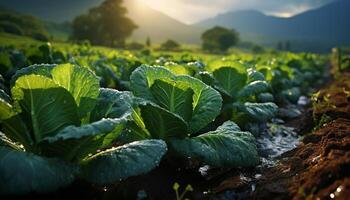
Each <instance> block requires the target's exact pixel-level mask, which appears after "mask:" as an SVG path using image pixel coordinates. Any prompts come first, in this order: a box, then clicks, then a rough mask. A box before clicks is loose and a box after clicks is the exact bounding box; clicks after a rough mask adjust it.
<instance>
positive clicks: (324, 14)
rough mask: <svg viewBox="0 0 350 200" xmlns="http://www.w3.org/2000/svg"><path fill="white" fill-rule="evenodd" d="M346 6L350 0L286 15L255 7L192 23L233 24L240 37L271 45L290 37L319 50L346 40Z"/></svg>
mask: <svg viewBox="0 0 350 200" xmlns="http://www.w3.org/2000/svg"><path fill="white" fill-rule="evenodd" d="M349 10H350V1H347V0H339V1H336V2H334V3H331V4H328V5H325V6H323V7H321V8H319V9H315V10H311V11H307V12H304V13H301V14H299V15H296V16H294V17H290V18H278V17H273V16H267V15H264V14H263V13H260V12H258V11H238V12H228V13H225V14H221V15H218V16H216V17H214V18H210V19H207V20H204V21H201V22H199V23H197V24H196V25H197V26H201V27H211V26H214V25H221V26H226V27H229V28H235V29H237V30H238V31H239V32H240V33H241V35H242V36H243V38H244V39H247V40H253V41H255V42H258V43H260V44H265V45H274V44H276V43H277V42H278V41H283V40H290V41H292V42H293V43H294V44H298V46H299V47H301V48H303V49H305V48H309V49H315V48H321V49H319V50H321V51H323V50H326V49H327V50H328V49H329V48H331V47H333V46H335V45H349V44H350V37H348V36H349V35H350V27H349V26H348V20H349V19H350V12H349ZM305 42H307V43H305ZM300 45H301V46H300Z"/></svg>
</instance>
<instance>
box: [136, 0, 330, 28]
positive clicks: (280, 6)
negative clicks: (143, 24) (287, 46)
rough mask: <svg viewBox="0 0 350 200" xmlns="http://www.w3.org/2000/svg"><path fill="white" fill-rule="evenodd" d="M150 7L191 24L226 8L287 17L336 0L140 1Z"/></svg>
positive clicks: (219, 12) (223, 11)
mask: <svg viewBox="0 0 350 200" xmlns="http://www.w3.org/2000/svg"><path fill="white" fill-rule="evenodd" d="M142 1H143V2H144V3H146V4H147V5H149V6H150V7H152V8H153V9H156V10H159V11H162V12H164V13H165V14H167V15H169V16H171V17H173V18H175V19H178V20H180V21H182V22H184V23H187V24H191V23H195V22H198V21H200V20H203V19H206V18H210V17H214V16H216V15H218V14H221V13H225V12H227V11H236V10H246V9H254V10H259V11H261V12H263V13H265V14H267V15H273V16H279V17H290V16H293V15H296V14H299V13H301V12H304V11H307V10H310V9H314V8H317V7H320V6H322V5H324V4H327V3H330V2H332V1H335V0H142Z"/></svg>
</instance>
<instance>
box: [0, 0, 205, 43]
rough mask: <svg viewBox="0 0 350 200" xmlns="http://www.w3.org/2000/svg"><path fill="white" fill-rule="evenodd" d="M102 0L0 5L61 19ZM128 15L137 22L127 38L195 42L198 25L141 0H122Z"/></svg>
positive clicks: (16, 1) (46, 0)
mask: <svg viewBox="0 0 350 200" xmlns="http://www.w3.org/2000/svg"><path fill="white" fill-rule="evenodd" d="M102 2H103V0H10V1H0V7H3V8H8V9H12V10H15V11H17V12H20V13H26V14H31V15H34V16H37V17H39V18H41V19H43V20H46V21H53V22H56V23H61V22H64V21H71V20H72V19H74V17H76V16H78V15H80V14H82V13H84V12H87V11H88V10H89V9H90V8H91V7H94V6H97V5H99V4H101V3H102ZM124 2H125V5H126V7H127V9H128V15H129V17H130V18H131V19H132V20H133V21H134V22H135V23H136V24H137V25H138V26H139V28H138V29H137V30H136V31H135V32H134V34H133V35H132V37H131V39H134V40H140V41H145V40H146V38H147V37H148V36H149V37H150V38H151V40H152V42H156V43H158V42H163V41H165V40H167V39H174V40H176V41H178V42H181V43H199V41H200V34H201V32H202V31H203V29H201V28H196V27H194V26H189V25H186V24H184V23H181V22H179V21H177V20H175V19H173V18H171V17H169V16H167V15H165V14H163V13H161V12H159V11H156V10H154V9H152V8H150V7H149V6H147V5H145V4H144V3H142V1H140V0H124Z"/></svg>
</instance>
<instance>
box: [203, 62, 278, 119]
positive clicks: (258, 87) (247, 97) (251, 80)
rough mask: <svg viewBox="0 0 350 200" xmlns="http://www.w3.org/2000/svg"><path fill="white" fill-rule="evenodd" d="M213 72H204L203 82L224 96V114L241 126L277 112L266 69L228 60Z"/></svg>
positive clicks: (268, 117)
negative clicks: (264, 71)
mask: <svg viewBox="0 0 350 200" xmlns="http://www.w3.org/2000/svg"><path fill="white" fill-rule="evenodd" d="M224 64H225V65H223V66H222V67H218V68H216V69H214V70H213V71H212V72H211V73H209V72H201V73H200V77H201V79H202V81H203V82H205V83H206V84H208V85H210V86H212V87H213V88H215V89H216V90H217V91H219V92H220V94H221V95H222V96H223V99H224V102H223V104H224V105H223V109H222V117H223V118H224V120H225V119H226V120H227V118H228V119H233V120H234V121H235V122H237V123H238V124H239V125H241V126H245V125H249V124H252V123H261V122H266V121H268V120H269V119H271V118H273V117H274V116H275V114H276V113H277V110H278V107H277V105H276V104H275V103H273V101H274V98H273V95H272V94H271V93H270V92H269V91H270V86H269V84H268V83H267V82H266V80H265V77H264V75H263V74H262V73H260V72H258V71H256V70H254V69H252V68H247V67H246V66H244V65H242V64H240V63H235V62H226V63H224Z"/></svg>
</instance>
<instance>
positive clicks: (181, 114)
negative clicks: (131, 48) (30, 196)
mask: <svg viewBox="0 0 350 200" xmlns="http://www.w3.org/2000/svg"><path fill="white" fill-rule="evenodd" d="M28 52H29V53H28ZM32 52H35V53H32ZM30 55H31V56H30ZM33 56H34V57H35V58H33ZM265 56H266V57H268V58H266V57H265ZM265 56H263V55H261V56H258V57H256V58H252V57H251V56H250V55H245V56H242V55H239V56H229V57H225V58H224V59H223V58H217V57H212V58H210V59H208V57H209V56H207V57H205V56H204V57H203V55H202V59H201V57H200V56H198V55H172V54H170V55H162V56H160V55H154V54H153V55H152V54H150V53H149V52H134V53H133V54H132V53H130V52H125V53H121V52H117V51H108V50H105V49H94V48H90V47H76V48H72V47H70V49H68V50H53V49H52V47H51V46H50V45H43V46H40V47H30V48H26V49H25V51H20V50H18V49H13V48H4V49H2V51H1V53H0V60H1V61H0V66H1V73H2V75H3V77H4V78H3V83H2V84H1V87H2V89H1V90H0V123H1V134H0V136H1V137H0V139H1V140H0V193H1V194H25V193H30V192H38V193H46V192H51V191H55V190H57V189H59V188H61V187H65V186H68V185H70V184H71V183H72V182H73V181H74V180H75V179H77V178H79V179H83V180H86V181H88V182H91V183H93V184H98V185H106V184H113V183H115V182H118V181H120V180H122V179H125V178H127V177H130V176H135V175H139V174H143V173H147V172H149V171H150V170H152V169H154V168H155V167H156V166H157V165H159V163H160V162H161V160H162V159H164V157H168V158H169V159H172V158H182V159H188V158H191V159H195V160H197V161H200V162H201V163H205V164H208V165H211V166H214V167H253V166H256V165H257V164H258V163H259V156H258V152H257V149H256V145H255V137H254V135H253V134H252V133H251V132H253V133H254V134H259V129H258V128H256V127H259V126H256V125H259V124H263V123H265V122H267V121H268V120H270V119H271V118H273V117H274V116H275V115H276V113H277V111H278V106H277V105H282V104H285V103H288V102H295V101H297V99H298V97H299V96H301V95H303V94H305V93H307V92H309V91H308V90H309V89H310V88H312V87H311V86H314V84H319V83H318V82H320V80H321V79H322V78H323V71H322V67H321V65H322V64H323V63H321V62H320V58H319V57H317V56H315V55H307V54H305V55H295V54H283V55H278V56H272V55H265ZM19 57H22V60H20V59H19ZM19 61H21V62H22V63H21V64H18V63H16V62H19ZM41 62H44V63H51V64H36V65H32V64H35V63H41ZM318 62H320V63H318ZM62 63H64V64H62ZM147 64H148V65H147ZM27 65H31V66H29V67H25V66H27ZM101 86H102V87H101ZM107 87H110V88H109V89H107ZM111 88H114V89H111ZM116 89H118V90H116ZM254 127H255V128H254ZM247 130H250V131H251V132H249V131H247Z"/></svg>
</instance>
